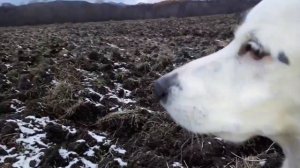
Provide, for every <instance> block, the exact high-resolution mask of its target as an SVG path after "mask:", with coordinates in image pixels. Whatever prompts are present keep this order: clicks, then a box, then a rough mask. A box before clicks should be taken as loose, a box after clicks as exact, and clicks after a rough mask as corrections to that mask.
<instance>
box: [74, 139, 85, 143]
mask: <svg viewBox="0 0 300 168" xmlns="http://www.w3.org/2000/svg"><path fill="white" fill-rule="evenodd" d="M76 142H78V143H84V142H86V141H85V140H84V139H79V140H77V141H76Z"/></svg>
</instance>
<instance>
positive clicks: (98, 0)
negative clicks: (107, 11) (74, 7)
mask: <svg viewBox="0 0 300 168" xmlns="http://www.w3.org/2000/svg"><path fill="white" fill-rule="evenodd" d="M95 3H99V4H101V3H105V1H104V0H95Z"/></svg>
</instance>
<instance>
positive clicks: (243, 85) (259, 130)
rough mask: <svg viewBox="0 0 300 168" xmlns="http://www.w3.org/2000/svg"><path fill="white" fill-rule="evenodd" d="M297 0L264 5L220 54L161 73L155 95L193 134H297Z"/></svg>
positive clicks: (299, 65) (252, 13)
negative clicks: (167, 72) (162, 74)
mask: <svg viewBox="0 0 300 168" xmlns="http://www.w3.org/2000/svg"><path fill="white" fill-rule="evenodd" d="M299 39H300V1H299V0H286V1H283V0H263V1H262V2H260V3H259V4H258V5H257V6H255V7H254V8H253V9H252V10H251V11H250V12H249V14H248V15H247V16H246V18H245V20H244V22H243V24H242V25H241V26H240V27H239V28H238V29H237V31H236V33H235V37H234V40H233V41H232V42H231V43H230V44H229V45H228V46H227V47H225V48H224V49H222V50H220V51H218V52H216V53H214V54H212V55H209V56H207V57H204V58H200V59H197V60H194V61H192V62H190V63H188V64H186V65H184V66H182V67H180V68H178V69H175V70H174V71H172V72H170V73H169V74H166V75H164V76H162V77H161V78H160V79H158V80H157V81H156V82H155V92H156V94H157V96H158V97H159V98H160V100H161V104H162V105H163V107H164V108H165V109H166V110H167V111H168V113H169V114H170V115H171V116H172V118H173V119H174V120H175V121H176V122H177V123H179V124H180V125H182V126H183V127H185V128H186V129H188V130H190V131H192V132H195V133H212V134H215V135H218V136H221V137H223V138H224V139H227V140H231V141H243V140H246V139H248V138H250V137H251V136H254V135H264V136H273V135H278V134H286V133H295V132H297V133H299V128H300V127H299V125H300V124H299V123H300V122H299V119H300V111H299V109H300V95H299V93H298V92H299V90H300V47H299V46H298V45H299Z"/></svg>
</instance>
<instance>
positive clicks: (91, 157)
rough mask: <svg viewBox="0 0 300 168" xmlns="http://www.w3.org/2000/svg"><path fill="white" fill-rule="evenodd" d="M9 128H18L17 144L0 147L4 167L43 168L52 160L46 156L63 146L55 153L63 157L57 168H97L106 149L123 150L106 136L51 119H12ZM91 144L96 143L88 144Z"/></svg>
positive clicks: (0, 157)
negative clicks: (45, 163)
mask: <svg viewBox="0 0 300 168" xmlns="http://www.w3.org/2000/svg"><path fill="white" fill-rule="evenodd" d="M5 124H8V125H9V124H10V125H15V128H14V131H15V133H14V136H13V138H15V139H14V141H15V144H12V145H11V146H10V147H8V146H6V145H2V144H0V151H2V153H1V155H0V166H1V165H2V166H3V165H4V164H7V163H10V164H11V165H12V167H16V168H24V167H28V168H29V167H39V166H41V165H43V162H45V158H47V157H48V156H45V155H47V154H49V149H50V150H51V149H53V148H57V147H58V146H60V148H59V149H54V152H55V150H56V152H57V154H59V156H58V155H57V156H55V157H59V159H58V163H57V166H60V167H72V166H83V167H87V168H96V167H98V164H97V163H98V159H99V158H97V156H96V154H99V153H101V152H105V149H104V150H103V149H102V147H105V148H115V149H120V150H121V148H117V147H116V145H111V143H110V142H111V141H110V140H109V139H107V137H106V134H104V133H101V134H99V133H95V132H92V131H88V132H84V131H82V130H76V129H75V128H72V127H70V126H65V125H62V124H59V123H58V121H56V120H51V119H50V118H49V117H42V118H37V117H35V116H27V117H25V118H23V119H8V120H6V123H5ZM83 133H85V134H86V136H85V137H84V138H85V139H86V140H85V139H78V138H79V136H78V134H83ZM70 139H72V140H70ZM66 140H69V141H67V144H63V143H66V142H64V141H66ZM91 141H95V142H94V143H88V142H91ZM68 143H70V144H71V145H70V144H68ZM72 143H73V146H72ZM80 146H81V147H80ZM82 146H84V147H82ZM109 146H110V147H109ZM20 149H22V150H20ZM102 150H103V151H102ZM51 152H53V150H52V151H51ZM122 152H123V151H122ZM124 163H125V162H124ZM44 166H45V165H44Z"/></svg>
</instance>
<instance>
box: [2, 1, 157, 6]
mask: <svg viewBox="0 0 300 168" xmlns="http://www.w3.org/2000/svg"><path fill="white" fill-rule="evenodd" d="M41 1H43V0H41ZM86 1H89V2H95V1H96V0H86ZM104 1H110V2H122V3H126V4H137V3H140V2H143V3H155V2H159V1H161V0H104ZM3 2H9V3H12V4H15V5H20V4H27V3H28V2H30V0H0V4H2V3H3Z"/></svg>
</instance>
